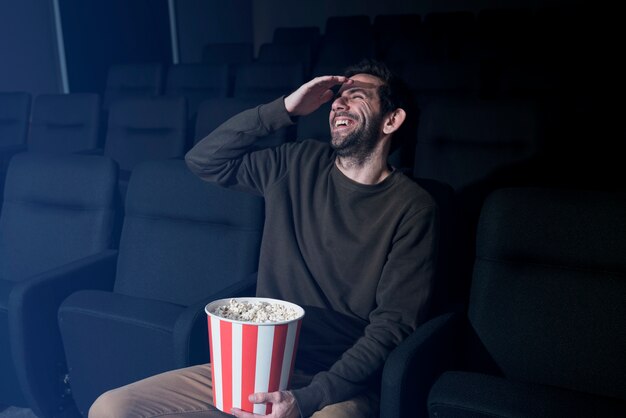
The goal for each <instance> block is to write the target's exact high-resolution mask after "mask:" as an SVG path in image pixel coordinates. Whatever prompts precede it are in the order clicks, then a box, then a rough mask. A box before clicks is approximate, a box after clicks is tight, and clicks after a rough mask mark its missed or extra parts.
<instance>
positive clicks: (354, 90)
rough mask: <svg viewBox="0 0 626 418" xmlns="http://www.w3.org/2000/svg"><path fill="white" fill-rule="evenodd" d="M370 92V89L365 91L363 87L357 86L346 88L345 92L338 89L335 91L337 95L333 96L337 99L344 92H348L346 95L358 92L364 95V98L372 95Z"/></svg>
mask: <svg viewBox="0 0 626 418" xmlns="http://www.w3.org/2000/svg"><path fill="white" fill-rule="evenodd" d="M371 90H372V89H366V88H365V87H359V86H354V87H348V88H347V89H345V90H341V89H340V90H339V91H337V94H335V97H339V96H340V95H341V94H342V93H344V92H348V93H355V92H360V93H363V94H365V95H366V96H371V95H372V92H371Z"/></svg>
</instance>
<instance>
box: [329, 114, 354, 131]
mask: <svg viewBox="0 0 626 418" xmlns="http://www.w3.org/2000/svg"><path fill="white" fill-rule="evenodd" d="M355 123H356V120H355V119H354V118H352V117H348V116H347V115H337V116H335V118H334V119H333V120H332V122H331V127H332V128H333V129H335V130H342V129H348V128H350V127H351V126H352V125H354V124H355Z"/></svg>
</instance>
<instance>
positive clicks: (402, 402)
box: [380, 312, 466, 418]
mask: <svg viewBox="0 0 626 418" xmlns="http://www.w3.org/2000/svg"><path fill="white" fill-rule="evenodd" d="M465 323H466V322H465V319H464V315H463V314H461V313H456V312H451V313H446V314H443V315H440V316H437V317H435V318H433V319H431V320H430V321H428V322H426V323H425V324H423V325H421V326H420V327H418V328H417V329H416V330H415V332H413V334H411V335H409V336H408V337H407V338H406V339H405V340H404V341H403V342H402V343H401V344H400V345H399V346H398V347H396V349H395V350H393V351H392V352H391V354H390V355H389V358H388V359H387V361H386V362H385V366H384V368H383V375H382V387H381V405H380V411H381V414H380V417H381V418H402V417H408V416H411V417H428V412H427V405H426V400H427V397H428V392H429V390H430V387H431V386H432V384H433V383H434V381H435V380H436V379H437V377H438V376H439V375H441V373H442V372H443V371H445V370H448V369H450V368H454V366H455V365H456V364H457V363H458V355H459V354H460V353H456V350H455V349H456V348H457V347H459V345H460V344H461V341H462V336H463V329H464V327H465Z"/></svg>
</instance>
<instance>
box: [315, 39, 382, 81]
mask: <svg viewBox="0 0 626 418" xmlns="http://www.w3.org/2000/svg"><path fill="white" fill-rule="evenodd" d="M374 52H375V46H374V43H373V42H371V41H370V40H361V41H347V40H336V41H335V40H329V41H326V40H324V41H323V42H322V43H321V44H320V47H319V51H318V55H317V58H316V60H315V63H314V66H313V70H312V73H313V74H312V75H313V76H319V75H328V74H337V73H342V72H343V71H342V70H343V69H344V68H346V67H348V66H350V65H354V64H357V63H358V62H360V61H362V60H363V59H366V58H373V57H374Z"/></svg>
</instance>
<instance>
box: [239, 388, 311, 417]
mask: <svg viewBox="0 0 626 418" xmlns="http://www.w3.org/2000/svg"><path fill="white" fill-rule="evenodd" d="M248 399H249V400H250V402H252V403H271V404H272V413H271V414H269V415H258V414H252V413H250V412H245V411H242V410H241V409H237V408H233V410H232V414H233V415H234V416H236V417H237V418H259V417H266V418H298V417H299V416H300V412H299V411H298V405H297V404H296V398H294V396H293V395H292V394H291V392H288V391H283V392H271V393H253V394H252V395H250V396H249V398H248Z"/></svg>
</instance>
